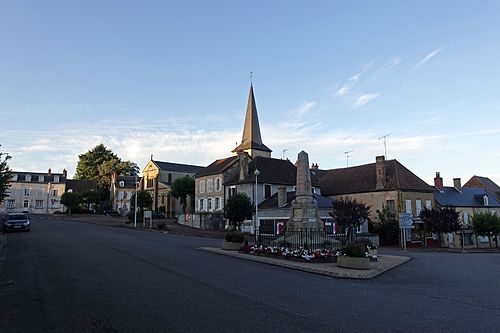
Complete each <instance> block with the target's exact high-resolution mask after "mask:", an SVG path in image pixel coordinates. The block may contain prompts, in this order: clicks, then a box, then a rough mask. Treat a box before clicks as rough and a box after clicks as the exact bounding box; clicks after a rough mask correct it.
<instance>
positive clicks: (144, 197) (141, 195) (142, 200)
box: [130, 190, 153, 211]
mask: <svg viewBox="0 0 500 333" xmlns="http://www.w3.org/2000/svg"><path fill="white" fill-rule="evenodd" d="M152 205H153V198H152V197H151V194H150V193H149V192H148V191H143V190H141V191H137V207H140V208H141V210H144V208H149V207H151V206H152ZM130 207H131V208H132V211H134V209H135V193H134V194H132V197H131V198H130Z"/></svg>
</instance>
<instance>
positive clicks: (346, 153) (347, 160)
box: [344, 150, 353, 166]
mask: <svg viewBox="0 0 500 333" xmlns="http://www.w3.org/2000/svg"><path fill="white" fill-rule="evenodd" d="M352 152H353V150H349V151H345V152H344V154H345V158H346V162H347V166H349V157H351V156H352V155H349V154H350V153H352Z"/></svg>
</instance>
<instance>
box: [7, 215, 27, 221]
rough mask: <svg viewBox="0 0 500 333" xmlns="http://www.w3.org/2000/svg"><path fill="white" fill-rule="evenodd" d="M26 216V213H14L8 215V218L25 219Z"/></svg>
mask: <svg viewBox="0 0 500 333" xmlns="http://www.w3.org/2000/svg"><path fill="white" fill-rule="evenodd" d="M27 219H28V218H27V217H26V215H22V214H16V215H9V220H27Z"/></svg>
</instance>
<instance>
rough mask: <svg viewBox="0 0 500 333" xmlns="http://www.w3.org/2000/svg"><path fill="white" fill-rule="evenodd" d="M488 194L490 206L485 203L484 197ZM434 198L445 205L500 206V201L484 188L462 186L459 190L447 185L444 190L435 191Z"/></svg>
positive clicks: (441, 204)
mask: <svg viewBox="0 0 500 333" xmlns="http://www.w3.org/2000/svg"><path fill="white" fill-rule="evenodd" d="M485 195H487V196H488V206H485V205H484V202H483V197H484V196H485ZM434 200H436V202H437V203H438V204H439V205H440V206H443V207H500V202H499V201H498V200H496V199H495V198H494V197H492V196H491V195H488V192H487V191H486V190H485V189H482V188H469V187H462V189H461V191H458V190H457V189H456V188H454V187H449V186H445V187H444V188H443V192H435V193H434Z"/></svg>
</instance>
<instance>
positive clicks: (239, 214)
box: [224, 193, 255, 229]
mask: <svg viewBox="0 0 500 333" xmlns="http://www.w3.org/2000/svg"><path fill="white" fill-rule="evenodd" d="M254 209H255V208H254V205H253V204H252V200H251V199H250V197H249V196H248V195H246V194H245V193H236V194H235V195H233V196H231V197H230V198H229V199H228V200H227V202H226V205H225V207H224V217H225V218H226V219H228V220H229V223H230V224H231V225H232V226H236V227H238V229H239V226H240V223H241V222H243V221H244V220H245V219H251V218H252V213H253V211H254Z"/></svg>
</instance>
